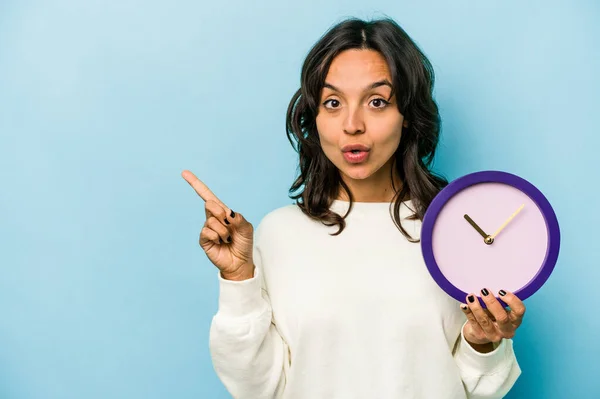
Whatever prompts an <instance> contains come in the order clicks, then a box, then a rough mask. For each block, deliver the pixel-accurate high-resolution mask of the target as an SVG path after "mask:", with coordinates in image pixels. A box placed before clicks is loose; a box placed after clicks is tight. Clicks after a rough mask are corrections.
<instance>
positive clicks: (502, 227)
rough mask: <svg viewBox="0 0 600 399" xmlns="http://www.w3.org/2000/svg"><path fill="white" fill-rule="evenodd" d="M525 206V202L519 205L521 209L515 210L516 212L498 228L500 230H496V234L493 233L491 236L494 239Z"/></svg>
mask: <svg viewBox="0 0 600 399" xmlns="http://www.w3.org/2000/svg"><path fill="white" fill-rule="evenodd" d="M524 207H525V204H523V205H521V206H520V207H519V209H517V210H516V211H515V213H513V214H512V215H510V217H509V218H508V219H507V220H506V222H504V224H503V225H502V226H500V227H499V228H498V230H496V232H495V233H494V234H492V235H491V236H490V237H492V239H494V238H496V236H497V235H498V234H499V233H500V232H501V231H502V230H503V229H504V228H505V227H506V225H508V223H510V221H511V220H513V218H514V217H515V216H517V215H518V214H519V212H521V210H522V209H523V208H524Z"/></svg>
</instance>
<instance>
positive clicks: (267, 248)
mask: <svg viewBox="0 0 600 399" xmlns="http://www.w3.org/2000/svg"><path fill="white" fill-rule="evenodd" d="M411 206H412V203H411V201H407V202H405V203H403V204H402V207H401V216H402V217H403V218H405V217H407V216H409V215H410V214H412V211H411V210H410V207H411ZM347 208H348V202H345V201H339V200H336V201H335V202H334V203H333V205H332V207H331V209H332V210H334V211H336V212H337V213H339V214H340V215H344V213H345V211H346V209H347ZM389 209H390V203H382V202H380V203H369V202H358V203H354V205H353V209H352V211H351V213H350V215H349V216H348V218H347V219H346V222H347V225H346V228H345V230H344V231H343V232H342V233H341V234H340V235H338V236H331V235H329V233H333V232H335V231H337V227H336V226H332V227H327V226H325V225H323V224H321V223H320V222H317V221H313V220H311V219H309V218H308V217H307V216H306V215H304V214H303V213H302V212H301V211H300V209H299V208H298V207H297V206H296V205H288V206H284V207H281V208H279V209H276V210H274V211H272V212H270V213H269V214H267V215H266V216H265V217H264V218H263V220H262V221H261V222H260V224H259V225H258V227H257V228H256V230H255V246H254V262H255V265H256V271H255V275H254V277H253V278H252V279H249V280H245V281H239V282H238V281H228V280H224V279H222V278H221V277H220V275H219V281H220V295H219V309H218V312H217V314H216V315H215V317H214V319H213V322H212V326H211V330H210V350H211V355H212V359H213V364H214V368H215V371H216V373H217V375H218V376H219V378H220V379H221V381H222V382H223V384H224V385H225V387H226V388H227V389H228V391H229V392H230V393H231V394H232V395H233V397H234V398H236V399H246V398H247V399H263V398H265V399H266V398H285V399H371V398H372V399H400V398H402V399H412V398H415V399H416V398H419V399H445V398H448V399H462V398H502V397H503V396H504V395H505V394H506V393H507V392H508V391H509V390H510V388H511V387H512V386H513V384H514V382H515V381H516V379H517V378H518V376H519V375H520V373H521V369H520V367H519V365H518V363H517V360H516V358H515V355H514V352H513V342H512V340H509V339H504V340H503V341H502V342H501V344H500V345H499V346H498V347H497V348H496V349H495V350H494V351H493V352H491V353H487V354H482V353H479V352H477V351H475V350H474V349H473V348H472V347H471V346H470V345H469V344H468V343H467V342H466V341H465V339H464V337H463V336H462V334H461V331H462V327H463V326H464V324H465V322H466V317H465V316H464V314H463V313H462V311H461V310H460V308H459V303H458V302H457V301H456V300H454V299H453V298H452V297H450V296H449V295H447V294H446V293H445V292H444V291H442V290H441V288H439V287H438V286H437V284H436V283H435V281H434V280H433V279H432V277H431V276H430V275H429V273H428V271H427V268H426V266H425V263H424V261H423V257H422V254H421V248H420V244H418V243H411V242H409V241H408V240H407V239H406V238H405V237H404V236H403V235H402V234H401V232H400V231H399V230H398V229H397V227H396V226H395V225H394V222H393V220H392V217H391V215H390V211H389ZM403 226H405V228H406V229H407V230H408V232H409V233H410V234H411V235H412V236H413V237H419V234H420V228H421V222H420V221H409V220H403ZM482 288H483V287H482Z"/></svg>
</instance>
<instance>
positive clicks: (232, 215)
mask: <svg viewBox="0 0 600 399" xmlns="http://www.w3.org/2000/svg"><path fill="white" fill-rule="evenodd" d="M229 216H231V217H232V218H234V217H235V212H234V211H233V209H232V210H231V214H230V215H229Z"/></svg>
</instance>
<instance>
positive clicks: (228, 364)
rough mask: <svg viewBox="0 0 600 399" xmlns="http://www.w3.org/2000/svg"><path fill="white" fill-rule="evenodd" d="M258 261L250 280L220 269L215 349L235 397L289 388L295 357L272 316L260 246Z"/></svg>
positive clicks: (257, 398)
mask: <svg viewBox="0 0 600 399" xmlns="http://www.w3.org/2000/svg"><path fill="white" fill-rule="evenodd" d="M254 264H255V271H254V276H253V277H252V278H250V279H247V280H243V281H231V280H226V279H224V278H223V277H222V276H221V275H220V274H219V285H220V295H219V309H218V311H217V314H216V315H215V316H214V318H213V320H212V324H211V328H210V352H211V357H212V361H213V366H214V368H215V371H216V373H217V375H218V376H219V378H220V379H221V381H222V382H223V384H224V385H225V387H226V388H227V390H228V391H229V393H230V394H231V395H232V396H233V397H234V398H235V399H245V398H248V399H267V398H268V399H275V398H280V397H281V396H282V394H283V390H284V389H285V383H286V372H287V369H288V368H289V364H290V357H289V351H288V347H287V345H286V344H285V342H284V340H283V339H282V337H281V335H280V334H279V332H278V331H277V329H276V326H275V324H274V323H273V320H272V313H273V311H272V308H271V304H270V300H269V296H268V293H267V291H266V290H265V288H264V279H263V274H262V273H263V269H262V260H261V257H260V251H259V250H258V248H257V247H255V249H254Z"/></svg>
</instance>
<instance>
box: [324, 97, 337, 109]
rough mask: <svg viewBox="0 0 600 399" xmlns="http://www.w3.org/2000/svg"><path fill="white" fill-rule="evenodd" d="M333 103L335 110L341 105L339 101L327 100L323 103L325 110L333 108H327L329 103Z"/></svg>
mask: <svg viewBox="0 0 600 399" xmlns="http://www.w3.org/2000/svg"><path fill="white" fill-rule="evenodd" d="M329 102H331V105H332V106H333V108H337V106H338V105H340V102H339V101H338V100H335V99H331V100H327V101H325V102H324V103H323V105H324V106H325V108H330V109H331V107H327V103H329Z"/></svg>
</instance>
